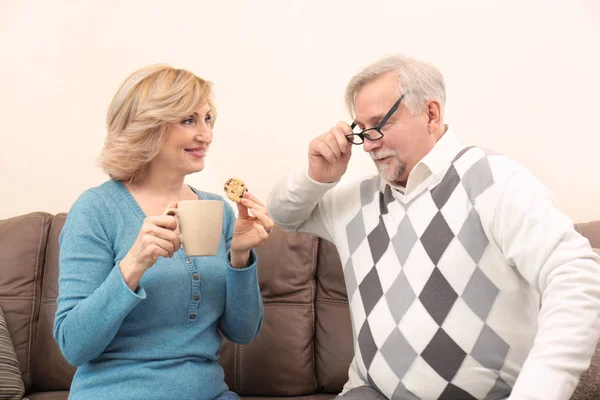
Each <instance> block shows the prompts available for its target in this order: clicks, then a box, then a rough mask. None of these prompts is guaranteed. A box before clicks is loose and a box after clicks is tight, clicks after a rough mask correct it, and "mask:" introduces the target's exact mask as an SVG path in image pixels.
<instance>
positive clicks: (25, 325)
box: [0, 212, 600, 398]
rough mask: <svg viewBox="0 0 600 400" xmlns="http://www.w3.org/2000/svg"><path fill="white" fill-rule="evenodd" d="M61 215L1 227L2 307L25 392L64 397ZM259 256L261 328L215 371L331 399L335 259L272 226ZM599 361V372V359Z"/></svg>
mask: <svg viewBox="0 0 600 400" xmlns="http://www.w3.org/2000/svg"><path fill="white" fill-rule="evenodd" d="M65 216H66V215H65V214H58V215H56V216H53V215H51V214H48V213H43V212H37V213H32V214H27V215H22V216H19V217H15V218H11V219H7V220H3V221H0V307H2V309H3V310H4V314H5V317H6V320H7V325H8V328H9V331H10V333H11V338H12V340H13V344H14V346H15V350H16V352H17V356H18V359H19V363H20V366H21V371H22V374H23V378H24V381H25V385H26V390H27V392H31V391H54V390H68V388H69V386H70V383H71V380H72V377H73V374H74V372H75V368H74V367H73V366H71V365H69V364H68V363H67V362H66V361H65V360H64V358H63V357H62V355H61V353H60V350H59V348H58V345H57V344H56V342H55V340H54V338H53V334H52V330H53V324H54V313H55V311H56V297H57V294H58V283H57V280H58V251H59V246H58V236H59V233H60V230H61V229H62V227H63V225H64V222H65ZM577 229H578V230H579V231H580V232H581V233H582V234H583V235H585V236H586V237H588V238H589V240H590V242H591V244H592V247H597V248H598V247H600V222H592V223H588V224H579V225H577ZM257 253H258V257H259V266H258V268H259V279H260V286H261V293H262V296H263V300H264V304H265V320H264V323H263V328H262V330H261V333H260V334H259V336H258V337H257V338H256V339H255V340H254V341H252V342H251V343H249V344H247V345H237V344H234V343H231V342H228V341H227V340H226V339H223V341H224V342H223V347H222V352H221V363H222V365H223V367H224V369H225V376H226V381H227V383H228V385H229V386H230V388H231V389H232V390H234V391H236V392H238V393H240V394H242V395H247V396H251V395H256V396H269V395H270V396H300V395H306V394H309V393H314V392H324V393H338V392H339V391H341V389H342V386H343V384H344V383H345V382H346V380H347V376H348V375H347V370H348V365H349V363H350V361H351V359H352V355H353V349H352V330H351V324H350V315H349V311H348V301H347V297H346V287H345V284H344V279H343V274H342V266H341V264H340V259H339V256H338V253H337V250H336V249H335V247H334V246H333V244H331V243H330V242H328V241H325V240H322V239H319V238H317V237H314V236H312V235H308V234H303V233H288V232H285V231H283V230H282V229H281V228H279V227H275V229H274V230H273V232H272V234H271V236H270V238H269V240H268V241H267V242H266V243H265V244H264V245H263V246H261V247H259V248H258V249H257ZM596 359H597V362H598V364H599V365H600V357H598V354H597V357H596ZM591 370H592V369H590V371H589V372H588V375H590V373H593V374H594V377H591V376H590V377H589V378H592V379H600V378H599V377H596V376H595V374H597V373H596V372H592V371H591ZM583 398H587V397H583ZM591 398H595V397H591Z"/></svg>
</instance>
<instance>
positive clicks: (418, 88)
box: [345, 54, 446, 116]
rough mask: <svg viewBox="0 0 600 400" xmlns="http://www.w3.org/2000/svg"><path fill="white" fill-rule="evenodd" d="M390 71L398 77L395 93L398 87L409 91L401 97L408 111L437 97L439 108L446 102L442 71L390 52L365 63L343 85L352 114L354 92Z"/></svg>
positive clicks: (420, 108) (414, 111)
mask: <svg viewBox="0 0 600 400" xmlns="http://www.w3.org/2000/svg"><path fill="white" fill-rule="evenodd" d="M391 71H393V72H394V74H395V75H396V79H397V85H398V87H397V90H398V96H400V95H401V93H400V91H401V90H403V91H405V92H409V93H408V94H407V96H406V99H405V100H404V102H405V103H404V104H405V105H406V108H408V110H409V111H410V113H411V115H413V116H414V115H417V114H420V113H421V112H423V110H424V107H425V103H426V102H427V101H428V100H433V99H435V100H437V101H438V102H439V103H440V106H441V109H442V112H443V110H444V104H445V103H446V87H445V84H444V77H443V76H442V73H441V72H440V71H439V70H438V69H437V68H436V67H434V66H433V65H431V64H428V63H425V62H422V61H419V60H415V59H414V58H410V57H407V56H404V55H402V54H392V55H387V56H384V57H381V58H380V59H379V60H377V61H375V62H374V63H372V64H370V65H368V66H367V67H365V68H364V69H363V70H362V71H361V72H359V73H358V74H356V75H355V76H354V77H353V78H352V79H351V80H350V82H349V83H348V86H347V87H346V97H345V98H346V106H347V107H348V111H349V112H350V114H351V115H352V116H354V106H355V99H356V95H357V94H358V92H359V91H360V89H361V88H362V87H363V86H364V85H366V84H367V83H369V82H372V81H374V80H375V79H377V78H379V77H380V76H381V75H383V74H386V73H388V72H391Z"/></svg>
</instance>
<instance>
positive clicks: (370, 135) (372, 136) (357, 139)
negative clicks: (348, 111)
mask: <svg viewBox="0 0 600 400" xmlns="http://www.w3.org/2000/svg"><path fill="white" fill-rule="evenodd" d="M407 93H408V92H404V93H403V94H402V96H400V98H399V99H398V101H397V102H395V103H394V105H393V106H392V108H390V111H388V112H387V114H385V117H383V119H382V120H381V122H380V123H379V124H378V125H377V126H376V127H374V128H369V129H364V130H362V129H360V127H358V125H357V124H356V121H354V122H352V125H350V128H351V129H352V133H351V134H348V135H346V139H347V140H348V141H349V142H350V143H352V144H363V143H364V141H365V139H367V140H379V139H381V138H382V137H383V132H381V128H383V126H384V125H385V124H386V122H387V121H388V119H390V117H391V116H392V114H394V113H395V112H396V110H397V109H398V107H400V102H401V101H402V99H403V98H404V96H406V94H407Z"/></svg>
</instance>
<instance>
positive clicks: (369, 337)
mask: <svg viewBox="0 0 600 400" xmlns="http://www.w3.org/2000/svg"><path fill="white" fill-rule="evenodd" d="M358 347H359V348H360V354H361V355H362V359H363V361H364V363H365V366H366V367H367V370H368V369H369V367H370V366H371V362H373V357H375V354H376V353H377V345H376V344H375V341H374V340H373V333H372V332H371V328H370V327H369V322H368V321H366V320H365V323H364V324H363V326H362V328H360V332H359V333H358Z"/></svg>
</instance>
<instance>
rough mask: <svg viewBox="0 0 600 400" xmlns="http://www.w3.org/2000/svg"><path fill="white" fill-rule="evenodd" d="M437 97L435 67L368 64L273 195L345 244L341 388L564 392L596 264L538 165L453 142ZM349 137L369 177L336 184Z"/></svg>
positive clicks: (294, 224)
mask: <svg viewBox="0 0 600 400" xmlns="http://www.w3.org/2000/svg"><path fill="white" fill-rule="evenodd" d="M445 98H446V94H445V86H444V80H443V77H442V75H441V73H440V72H439V71H438V70H437V69H436V68H435V67H433V66H431V65H429V64H426V63H423V62H420V61H417V60H414V59H411V58H408V57H404V56H401V55H396V56H388V57H385V58H382V59H380V60H378V61H377V62H375V63H373V64H371V65H370V66H368V67H366V68H365V69H364V70H363V71H362V72H360V73H359V74H358V75H356V76H355V77H354V78H352V80H351V81H350V83H349V84H348V87H347V92H346V101H347V104H348V107H349V109H350V110H351V112H353V113H354V115H355V119H354V122H353V123H352V124H351V125H348V124H347V123H345V122H339V123H338V124H337V125H336V126H334V127H333V128H332V129H331V130H329V131H328V132H326V133H324V134H322V135H320V136H317V137H316V138H315V139H314V140H313V141H312V142H311V143H310V146H309V157H308V169H299V170H296V171H294V172H292V173H291V174H290V175H289V176H288V177H286V178H285V179H284V180H283V181H282V182H281V183H279V184H278V185H277V186H276V187H275V188H274V189H273V191H272V193H271V195H270V198H269V200H268V209H269V211H270V213H271V215H272V217H273V219H274V220H275V222H277V223H278V224H280V225H281V226H283V227H284V228H285V229H287V230H294V231H302V232H309V233H312V234H315V235H318V236H320V237H322V238H325V239H327V240H330V241H332V242H334V243H335V245H336V246H337V249H338V251H339V254H340V258H341V261H342V265H343V268H344V276H345V280H346V287H347V291H348V301H349V304H350V312H351V317H352V318H351V319H352V328H353V335H354V359H353V360H352V363H351V365H350V369H349V374H348V375H349V380H348V382H347V384H346V385H345V387H344V390H343V392H342V393H341V394H340V397H339V398H340V399H342V400H347V399H370V398H373V399H375V398H378V399H382V398H388V399H411V400H412V399H424V400H433V399H486V400H487V399H505V398H508V397H509V396H510V399H511V400H526V399H527V400H533V399H536V400H537V399H539V400H567V399H569V397H570V396H571V394H572V393H573V391H574V389H575V387H576V385H577V382H578V380H579V377H580V375H581V373H582V372H583V371H584V370H585V369H586V368H587V367H588V366H589V363H590V359H591V356H592V354H593V351H594V347H595V344H596V342H597V341H598V338H599V336H600V318H599V317H600V266H599V263H598V262H599V258H598V256H597V255H596V254H595V253H594V252H593V251H592V249H591V247H590V245H589V242H588V241H587V239H585V238H584V237H582V236H581V235H579V234H578V233H577V232H576V231H575V230H574V229H573V224H572V221H571V220H569V218H567V217H566V216H565V215H564V214H563V213H561V211H560V210H559V209H558V207H557V205H556V204H555V202H554V199H553V197H552V195H551V193H550V192H549V191H548V190H547V189H546V188H545V187H544V186H543V185H542V184H541V183H540V182H539V181H538V180H536V179H535V178H534V177H533V176H532V174H530V173H529V172H528V171H526V170H525V169H524V168H523V167H521V166H519V165H518V164H517V163H515V162H513V161H511V160H510V159H508V158H507V157H504V156H502V155H498V154H496V153H493V152H490V151H487V150H484V149H482V148H479V147H465V146H463V145H461V144H460V143H459V141H458V139H457V137H456V136H455V134H454V133H453V132H452V130H451V129H450V128H449V127H448V126H447V125H446V124H444V120H443V116H444V102H445ZM353 145H362V146H363V149H364V150H365V151H366V152H368V153H369V154H370V156H371V158H372V159H373V161H374V163H375V165H376V166H377V170H378V172H379V173H378V174H377V175H375V176H372V177H367V178H364V177H362V178H358V177H357V178H353V179H347V180H344V181H343V182H340V179H341V178H342V176H343V175H344V173H345V172H346V169H347V166H348V162H349V161H350V158H351V154H352V149H353Z"/></svg>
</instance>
